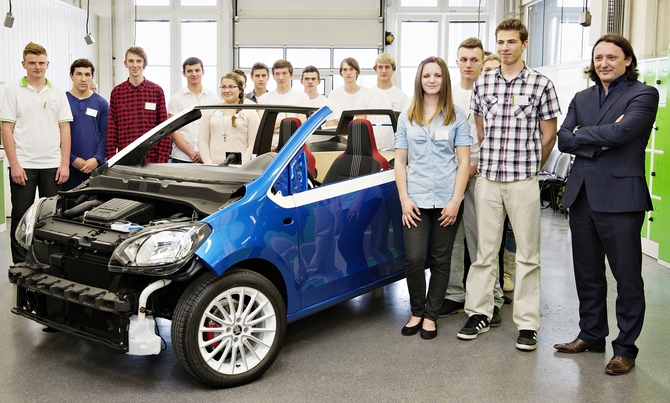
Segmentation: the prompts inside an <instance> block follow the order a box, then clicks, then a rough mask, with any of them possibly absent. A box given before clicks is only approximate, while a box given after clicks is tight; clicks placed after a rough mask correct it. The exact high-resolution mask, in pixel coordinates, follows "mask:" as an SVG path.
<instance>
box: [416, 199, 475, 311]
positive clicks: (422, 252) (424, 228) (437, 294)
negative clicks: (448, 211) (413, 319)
mask: <svg viewBox="0 0 670 403" xmlns="http://www.w3.org/2000/svg"><path fill="white" fill-rule="evenodd" d="M419 210H420V211H421V221H416V223H417V225H418V226H417V227H411V228H407V227H403V235H404V237H405V270H406V272H407V288H408V290H409V303H410V307H411V309H412V316H417V317H424V318H426V319H430V320H432V321H437V315H438V311H439V310H440V308H441V307H442V303H443V301H444V293H445V292H446V290H447V285H448V284H449V272H450V271H451V253H452V250H453V248H454V240H455V239H456V231H457V230H458V226H459V224H460V222H461V219H462V217H463V203H461V207H460V209H459V211H458V216H457V218H456V222H455V223H453V224H452V225H448V226H446V227H441V226H440V222H439V221H438V220H439V218H440V214H441V211H442V209H441V208H433V209H419ZM429 238H430V251H429V250H428V244H429V243H428V242H429ZM429 252H430V256H431V258H432V260H431V264H430V282H429V284H428V295H426V277H425V274H424V270H425V264H426V257H427V255H428V253H429Z"/></svg>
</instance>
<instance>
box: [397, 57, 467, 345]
mask: <svg viewBox="0 0 670 403" xmlns="http://www.w3.org/2000/svg"><path fill="white" fill-rule="evenodd" d="M471 145H472V137H470V124H469V123H468V120H467V117H466V115H465V113H463V111H462V110H460V109H459V108H458V107H455V106H454V102H453V99H452V96H451V80H450V79H449V70H448V69H447V64H446V63H445V62H444V60H442V59H441V58H439V57H429V58H427V59H426V60H424V61H422V62H421V64H420V65H419V68H418V69H417V74H416V79H415V80H414V98H413V99H412V102H411V104H410V106H409V109H408V110H406V111H404V112H403V113H402V114H401V115H400V118H399V120H398V132H397V133H396V135H395V179H396V184H397V186H398V194H399V196H400V202H401V204H402V223H403V235H404V239H405V266H406V267H405V270H406V271H407V288H408V289H409V295H410V307H411V309H412V318H411V319H410V320H409V321H408V322H407V324H406V325H405V326H404V327H403V328H402V334H403V335H405V336H411V335H414V334H416V333H417V332H418V330H419V328H421V337H422V338H424V339H432V338H434V337H435V336H436V335H437V324H436V321H437V314H438V310H439V309H440V307H441V306H442V301H444V293H445V291H446V289H447V285H448V283H449V272H450V262H451V250H452V249H453V245H454V239H455V237H456V230H457V229H458V224H459V222H460V220H461V217H462V215H463V208H462V201H463V193H464V192H465V187H466V186H467V183H468V172H469V169H470V146H471ZM457 157H458V158H457ZM429 240H430V244H431V247H430V255H431V257H432V262H431V265H430V266H431V267H430V282H429V285H428V295H426V280H425V276H424V267H425V263H426V256H427V253H428V252H429V251H428V243H429Z"/></svg>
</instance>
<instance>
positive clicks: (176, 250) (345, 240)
mask: <svg viewBox="0 0 670 403" xmlns="http://www.w3.org/2000/svg"><path fill="white" fill-rule="evenodd" d="M238 107H243V108H252V107H256V106H235V108H238ZM207 108H223V106H220V105H218V106H211V107H196V108H194V109H191V110H188V111H185V112H183V113H181V114H179V115H177V116H174V117H172V118H171V119H169V120H168V121H166V122H164V123H163V124H161V125H159V126H158V127H156V128H155V129H153V130H152V131H150V132H148V133H146V134H145V135H144V136H142V137H141V138H139V139H137V140H136V141H135V142H133V143H132V144H131V145H130V146H128V147H127V148H125V149H124V150H122V151H121V152H120V153H119V154H118V155H116V156H114V157H113V158H111V159H110V160H109V161H108V162H107V163H106V164H105V165H103V166H101V167H99V168H98V169H97V170H96V171H95V172H94V173H93V175H92V176H91V178H90V179H89V180H88V181H87V182H85V183H83V184H82V185H80V186H79V187H77V188H75V189H73V190H71V191H68V192H61V193H60V194H59V195H58V196H55V197H52V198H43V199H40V200H39V201H37V202H36V203H35V204H34V205H33V206H32V207H31V208H30V209H29V210H28V212H26V214H25V216H24V217H23V219H22V221H21V223H20V225H19V229H18V230H17V233H16V237H17V239H18V240H19V241H20V242H21V244H22V245H23V246H24V247H25V248H27V249H28V258H27V261H26V262H25V263H22V264H20V265H16V266H12V267H10V268H9V279H10V281H11V282H12V283H14V284H16V290H17V298H16V301H17V302H16V306H15V307H14V308H13V309H12V312H13V313H15V314H17V315H21V316H23V317H26V318H28V319H31V320H34V321H36V322H39V323H41V324H43V325H46V326H49V327H52V328H54V329H57V330H59V331H61V332H66V333H69V334H72V335H75V336H79V337H82V338H86V339H89V340H93V341H96V342H100V343H103V344H105V345H107V346H110V347H112V348H115V349H118V350H120V351H123V352H127V353H129V354H135V355H149V354H158V353H160V352H161V350H162V348H161V346H162V344H163V341H162V338H161V336H160V334H159V332H158V326H156V322H155V318H165V319H168V320H171V321H172V326H171V339H172V345H173V349H174V352H175V354H176V356H177V357H178V359H179V360H180V362H181V363H182V365H183V366H184V368H185V369H186V370H187V371H188V372H189V373H190V374H191V375H193V376H194V377H196V378H197V379H199V380H200V381H202V382H203V383H205V384H208V385H212V386H215V387H230V386H235V385H240V384H243V383H247V382H250V381H252V380H254V379H256V378H258V377H259V376H261V375H262V374H263V372H264V371H266V370H267V369H268V368H269V366H270V365H271V364H272V363H273V361H274V360H275V358H276V357H277V355H278V354H279V351H280V349H281V347H282V344H283V342H284V339H285V335H286V326H287V323H289V322H291V321H295V320H298V319H300V318H303V317H305V316H307V315H310V314H312V313H314V312H317V311H319V310H322V309H325V308H328V307H330V306H332V305H334V304H337V303H339V302H342V301H344V300H347V299H350V298H353V297H355V296H357V295H360V294H363V293H366V292H368V291H370V290H373V289H375V288H378V287H381V286H383V285H385V284H388V283H390V282H393V281H396V280H398V279H400V278H402V277H403V276H404V250H403V243H402V228H401V226H400V225H401V224H400V221H399V220H400V214H401V213H400V202H399V200H398V193H397V189H396V186H395V182H394V177H393V170H392V169H389V165H388V162H387V160H386V159H385V158H384V157H383V156H382V155H380V154H379V152H378V151H377V149H376V146H375V143H374V136H373V135H372V128H371V126H370V123H369V122H368V121H367V120H358V119H354V116H355V115H357V114H360V113H361V111H357V112H355V113H348V114H347V113H346V112H345V114H344V115H343V117H342V119H341V120H340V125H339V126H338V128H337V129H336V130H335V131H330V132H329V131H325V130H323V129H320V127H321V126H322V124H323V123H324V122H325V121H326V118H327V116H328V115H329V114H330V112H331V111H330V110H329V109H328V108H322V109H320V110H318V111H315V109H311V108H297V107H296V108H294V107H275V106H264V108H265V112H264V114H263V118H262V119H261V125H260V128H259V133H258V135H257V137H256V143H255V145H254V155H255V158H253V159H252V160H251V161H249V162H247V163H245V164H243V165H237V166H235V165H234V159H235V157H236V156H235V153H231V155H230V158H226V160H227V161H226V162H231V164H229V165H226V166H207V165H199V164H188V165H186V164H153V165H146V164H144V160H145V157H146V154H147V151H148V150H149V148H151V147H152V146H153V145H155V144H156V143H157V142H158V141H159V140H160V139H162V138H163V137H165V136H167V135H169V134H170V133H172V132H173V131H175V130H178V129H179V127H181V126H183V125H186V124H188V123H190V122H193V121H196V120H197V119H199V118H200V117H201V116H202V110H203V109H207ZM289 112H290V113H291V114H302V115H305V116H307V119H306V120H305V121H304V123H302V124H300V123H301V121H300V120H299V119H291V118H288V119H284V120H282V121H281V123H280V124H278V125H275V121H276V120H277V118H278V116H281V117H283V116H288V113H289ZM390 117H391V118H392V121H394V122H395V120H394V119H395V116H394V115H393V114H392V113H391V114H390ZM277 126H278V127H280V129H279V145H278V146H277V148H276V149H275V150H274V151H270V144H271V142H272V136H273V132H274V131H275V128H276V127H277ZM298 126H299V127H298ZM224 165H225V163H224Z"/></svg>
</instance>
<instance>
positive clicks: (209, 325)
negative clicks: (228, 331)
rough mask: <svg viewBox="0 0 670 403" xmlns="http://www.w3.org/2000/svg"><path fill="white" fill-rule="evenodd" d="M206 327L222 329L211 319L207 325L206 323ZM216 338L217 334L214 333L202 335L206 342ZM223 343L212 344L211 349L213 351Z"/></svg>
mask: <svg viewBox="0 0 670 403" xmlns="http://www.w3.org/2000/svg"><path fill="white" fill-rule="evenodd" d="M205 327H220V326H219V324H218V323H216V322H214V321H213V320H211V319H209V320H208V321H207V323H205ZM215 336H216V333H214V332H205V333H203V334H202V337H203V338H204V339H205V341H208V340H212V339H213V338H214V337H215ZM220 343H221V342H220V341H217V342H216V343H213V344H210V345H209V348H211V349H212V350H213V349H215V348H217V347H218V346H219V344H220Z"/></svg>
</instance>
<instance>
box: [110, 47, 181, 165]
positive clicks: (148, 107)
mask: <svg viewBox="0 0 670 403" xmlns="http://www.w3.org/2000/svg"><path fill="white" fill-rule="evenodd" d="M123 65H124V66H126V68H127V69H128V80H126V81H124V82H122V83H121V84H119V85H117V86H116V87H114V89H113V90H112V94H111V95H110V97H109V117H108V120H107V159H109V158H111V157H112V156H114V154H116V153H117V152H119V151H121V150H122V149H123V148H125V147H126V146H128V144H130V143H132V142H133V141H134V140H135V139H137V138H138V137H140V136H142V135H143V134H144V133H146V132H148V131H149V130H151V129H153V128H154V127H155V126H156V125H158V124H159V123H161V122H163V121H165V120H167V117H168V116H167V108H166V107H165V95H164V94H163V89H162V88H161V87H160V86H159V85H158V84H155V83H152V82H151V81H149V80H147V79H146V78H144V69H145V68H146V67H147V54H146V53H145V52H144V49H142V48H141V47H139V46H131V47H130V48H128V50H126V56H125V60H124V62H123ZM171 150H172V143H171V141H170V137H169V136H167V137H165V138H164V139H163V140H161V141H160V142H159V143H158V144H156V145H155V146H153V147H151V149H150V150H149V153H148V155H147V159H146V163H147V164H154V163H159V162H168V157H169V156H170V151H171Z"/></svg>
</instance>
